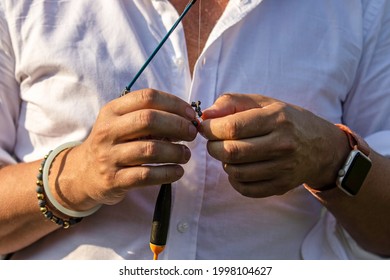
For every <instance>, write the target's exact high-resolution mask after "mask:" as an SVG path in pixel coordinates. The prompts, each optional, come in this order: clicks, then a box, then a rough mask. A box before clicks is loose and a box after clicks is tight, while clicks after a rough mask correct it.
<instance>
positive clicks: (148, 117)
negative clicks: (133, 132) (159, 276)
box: [136, 110, 157, 128]
mask: <svg viewBox="0 0 390 280" xmlns="http://www.w3.org/2000/svg"><path fill="white" fill-rule="evenodd" d="M156 118H157V117H156V114H155V113H154V111H151V110H142V111H140V112H139V114H138V118H137V120H136V121H137V122H138V125H139V126H140V127H145V128H146V127H150V125H151V124H154V123H155V122H156V121H157V120H156Z"/></svg>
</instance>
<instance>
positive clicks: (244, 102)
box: [202, 93, 262, 120]
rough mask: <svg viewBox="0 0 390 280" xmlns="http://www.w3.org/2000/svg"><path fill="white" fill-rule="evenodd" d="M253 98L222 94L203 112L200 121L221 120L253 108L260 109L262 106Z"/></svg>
mask: <svg viewBox="0 0 390 280" xmlns="http://www.w3.org/2000/svg"><path fill="white" fill-rule="evenodd" d="M255 96H256V95H245V94H234V93H226V94H223V95H221V96H220V97H219V98H218V99H217V100H216V101H215V103H214V104H213V105H212V106H210V107H209V108H207V109H205V110H204V111H203V115H202V119H203V120H207V119H214V118H221V117H225V116H227V115H233V114H235V113H238V112H242V111H246V110H250V109H253V108H261V107H262V106H261V105H260V104H259V103H258V102H257V100H256V98H254V97H255ZM257 97H258V96H257Z"/></svg>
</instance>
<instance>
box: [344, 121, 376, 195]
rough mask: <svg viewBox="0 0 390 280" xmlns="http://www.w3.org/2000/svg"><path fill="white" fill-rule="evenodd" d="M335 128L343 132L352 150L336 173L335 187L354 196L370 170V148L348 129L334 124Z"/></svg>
mask: <svg viewBox="0 0 390 280" xmlns="http://www.w3.org/2000/svg"><path fill="white" fill-rule="evenodd" d="M336 126H337V127H339V128H340V129H341V130H342V131H344V132H345V134H346V135H347V137H348V141H349V144H350V146H351V148H352V151H351V152H350V153H349V155H348V158H347V160H346V161H345V163H344V165H343V167H342V168H341V169H340V170H339V172H338V177H337V181H336V185H337V186H338V187H339V188H340V189H341V190H342V191H343V192H345V193H346V194H348V195H350V196H355V195H357V194H358V192H359V190H360V188H361V186H362V185H363V182H364V180H365V179H366V177H367V175H368V172H369V171H370V169H371V165H372V164H371V160H370V158H369V154H370V147H369V146H368V144H367V143H366V142H365V141H364V140H363V138H361V137H360V136H359V135H357V134H356V133H354V132H353V131H352V130H351V129H350V128H349V127H347V126H345V125H342V124H336Z"/></svg>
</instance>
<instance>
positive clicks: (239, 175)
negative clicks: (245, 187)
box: [225, 165, 244, 182]
mask: <svg viewBox="0 0 390 280" xmlns="http://www.w3.org/2000/svg"><path fill="white" fill-rule="evenodd" d="M225 170H226V172H227V173H228V175H229V176H230V177H231V178H232V179H233V180H235V181H239V182H240V181H242V180H243V179H244V174H243V172H242V170H241V169H240V168H238V167H237V166H234V165H227V166H226V168H225Z"/></svg>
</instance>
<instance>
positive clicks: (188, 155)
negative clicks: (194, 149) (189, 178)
mask: <svg viewBox="0 0 390 280" xmlns="http://www.w3.org/2000/svg"><path fill="white" fill-rule="evenodd" d="M190 158H191V151H190V149H188V147H184V159H185V160H186V161H189V160H190Z"/></svg>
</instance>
